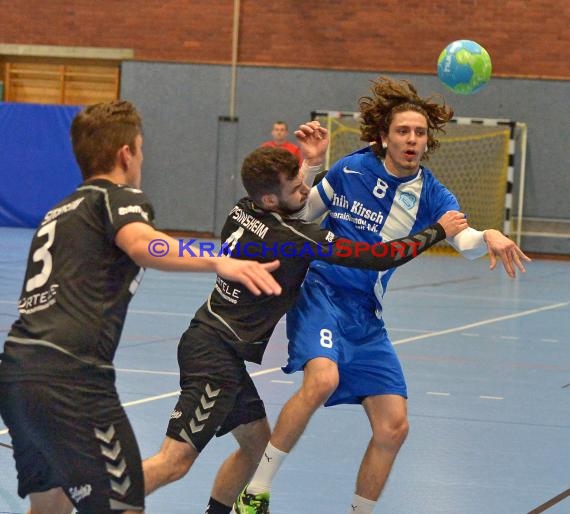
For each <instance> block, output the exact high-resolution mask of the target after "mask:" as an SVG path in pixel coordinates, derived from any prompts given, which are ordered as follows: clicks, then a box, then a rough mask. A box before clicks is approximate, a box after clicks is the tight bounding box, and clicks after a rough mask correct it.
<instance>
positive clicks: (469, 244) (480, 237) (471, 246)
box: [448, 228, 531, 278]
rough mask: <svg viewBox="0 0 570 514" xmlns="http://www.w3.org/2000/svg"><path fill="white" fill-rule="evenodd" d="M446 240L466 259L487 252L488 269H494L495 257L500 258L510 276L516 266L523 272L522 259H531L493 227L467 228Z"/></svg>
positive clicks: (514, 273) (513, 273) (513, 274)
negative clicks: (489, 262) (486, 228)
mask: <svg viewBox="0 0 570 514" xmlns="http://www.w3.org/2000/svg"><path fill="white" fill-rule="evenodd" d="M448 241H449V243H450V244H451V246H453V247H454V248H455V249H456V250H457V251H458V252H461V254H462V255H463V256H464V257H466V258H467V259H477V258H478V257H481V256H483V255H485V254H486V253H489V259H490V261H491V265H490V269H495V267H496V266H497V258H498V259H500V260H501V261H502V263H503V267H504V268H505V271H506V273H507V275H508V276H509V277H511V278H514V277H515V276H516V268H518V269H519V271H520V272H521V273H524V272H525V271H526V270H525V267H524V265H523V261H527V262H529V261H530V260H531V259H530V258H529V257H527V256H526V255H525V254H524V253H523V252H522V250H521V249H520V248H519V247H518V246H517V245H516V244H515V243H514V242H513V241H511V240H510V239H509V238H508V237H506V236H505V235H503V234H501V232H499V231H498V230H495V229H488V230H484V231H483V232H481V231H479V230H475V229H474V228H468V229H466V230H463V231H462V232H460V233H459V234H457V235H456V236H454V237H451V238H449V239H448Z"/></svg>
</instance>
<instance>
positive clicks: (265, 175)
mask: <svg viewBox="0 0 570 514" xmlns="http://www.w3.org/2000/svg"><path fill="white" fill-rule="evenodd" d="M298 173H299V161H298V160H297V157H295V156H294V155H293V154H292V153H290V152H289V151H287V150H284V149H283V148H275V147H261V148H258V149H257V150H254V151H253V152H251V153H250V154H249V155H248V156H247V157H246V158H245V159H244V161H243V164H242V167H241V180H242V182H243V187H245V190H246V191H247V194H248V195H249V197H250V198H251V199H252V200H253V201H254V202H255V203H257V204H261V197H262V196H263V195H266V194H276V195H279V193H280V192H281V176H283V177H284V178H285V180H292V179H294V178H295V177H296V176H297V174H298Z"/></svg>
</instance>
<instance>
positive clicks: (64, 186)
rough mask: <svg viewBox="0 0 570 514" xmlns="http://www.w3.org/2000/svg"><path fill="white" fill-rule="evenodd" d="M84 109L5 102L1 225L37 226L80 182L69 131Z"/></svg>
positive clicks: (0, 113) (0, 141) (0, 140)
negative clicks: (73, 121) (79, 112)
mask: <svg viewBox="0 0 570 514" xmlns="http://www.w3.org/2000/svg"><path fill="white" fill-rule="evenodd" d="M79 110H80V107H75V106H60V105H37V104H24V103H5V102H0V226H5V227H36V226H37V225H38V223H39V222H40V220H41V219H42V217H43V216H44V214H45V213H46V212H47V211H48V210H49V209H50V208H51V207H52V206H53V205H54V204H56V203H57V202H59V201H60V200H62V199H63V198H64V197H65V196H67V195H68V194H69V193H71V192H72V191H73V190H74V189H75V188H76V187H77V185H78V184H80V183H81V180H82V179H81V173H80V171H79V167H78V166H77V163H76V161H75V157H74V156H73V151H72V149H71V138H70V135H69V128H70V126H71V121H72V120H73V117H74V116H75V115H76V114H77V112H78V111H79Z"/></svg>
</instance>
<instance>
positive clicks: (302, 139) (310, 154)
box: [295, 120, 329, 166]
mask: <svg viewBox="0 0 570 514" xmlns="http://www.w3.org/2000/svg"><path fill="white" fill-rule="evenodd" d="M295 137H296V138H297V141H298V142H299V147H300V148H301V153H302V154H303V157H304V159H305V161H306V162H307V164H308V165H309V166H316V165H317V164H321V163H322V162H323V161H324V159H325V155H326V153H327V148H328V146H329V131H328V130H327V129H326V128H324V127H321V123H320V122H319V121H317V120H313V121H307V122H306V123H303V124H302V125H299V128H298V129H297V130H296V131H295Z"/></svg>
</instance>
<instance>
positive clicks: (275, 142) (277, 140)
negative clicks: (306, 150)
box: [260, 121, 303, 164]
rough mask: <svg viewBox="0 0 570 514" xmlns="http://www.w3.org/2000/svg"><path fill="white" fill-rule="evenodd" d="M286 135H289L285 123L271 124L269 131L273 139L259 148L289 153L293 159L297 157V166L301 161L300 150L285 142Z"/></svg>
mask: <svg viewBox="0 0 570 514" xmlns="http://www.w3.org/2000/svg"><path fill="white" fill-rule="evenodd" d="M288 135H289V127H288V126H287V123H285V122H284V121H276V122H275V123H274V124H273V128H272V129H271V137H272V138H273V139H272V140H270V141H265V142H264V143H261V145H260V146H270V147H278V148H283V149H285V150H287V151H288V152H291V153H292V154H293V155H294V156H295V157H297V160H298V161H299V164H301V162H302V161H303V157H302V156H301V150H300V149H299V147H298V146H297V145H295V144H293V143H291V142H290V141H288V140H287V136H288Z"/></svg>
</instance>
